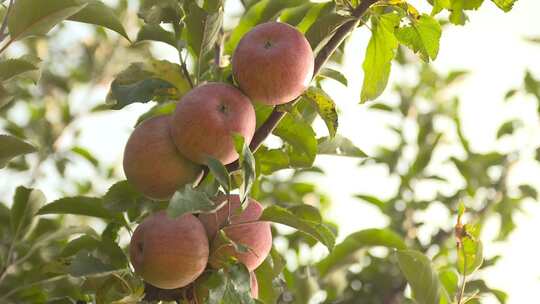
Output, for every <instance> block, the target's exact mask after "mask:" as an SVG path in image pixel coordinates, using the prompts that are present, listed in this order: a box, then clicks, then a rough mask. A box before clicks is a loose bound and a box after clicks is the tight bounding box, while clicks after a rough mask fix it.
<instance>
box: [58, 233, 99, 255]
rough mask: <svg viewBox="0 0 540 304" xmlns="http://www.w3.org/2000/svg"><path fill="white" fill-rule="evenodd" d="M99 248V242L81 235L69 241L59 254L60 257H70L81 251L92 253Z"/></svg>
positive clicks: (91, 237) (88, 236)
mask: <svg viewBox="0 0 540 304" xmlns="http://www.w3.org/2000/svg"><path fill="white" fill-rule="evenodd" d="M98 246H99V240H98V239H96V238H94V237H93V236H90V235H86V234H85V235H82V236H80V237H78V238H76V239H73V240H71V241H70V242H69V243H67V244H66V246H65V247H64V249H62V252H61V253H60V256H61V257H70V256H74V255H76V254H77V253H79V252H80V251H82V250H86V251H88V252H90V251H93V250H94V249H96V248H97V247H98Z"/></svg>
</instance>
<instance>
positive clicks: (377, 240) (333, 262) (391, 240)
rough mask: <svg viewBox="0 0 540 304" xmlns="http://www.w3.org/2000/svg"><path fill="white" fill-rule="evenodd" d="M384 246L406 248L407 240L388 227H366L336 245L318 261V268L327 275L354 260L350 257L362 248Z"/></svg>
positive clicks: (322, 274)
mask: <svg viewBox="0 0 540 304" xmlns="http://www.w3.org/2000/svg"><path fill="white" fill-rule="evenodd" d="M373 246H384V247H388V248H396V249H405V248H406V247H407V246H406V245H405V242H404V241H403V239H402V238H401V236H399V235H398V234H397V233H395V232H393V231H391V230H387V229H366V230H361V231H358V232H355V233H353V234H350V235H349V236H347V237H346V238H345V240H343V242H341V243H339V244H337V245H336V247H335V248H334V250H332V252H330V254H329V255H328V256H327V257H326V258H324V259H322V260H321V261H320V262H319V263H317V269H318V270H319V273H320V274H321V276H324V275H326V274H327V273H329V272H330V271H331V270H332V269H334V268H336V267H338V266H343V265H346V264H348V263H351V262H352V263H354V262H355V261H354V260H351V259H348V257H350V256H351V255H353V254H354V253H355V252H357V251H358V250H360V249H362V248H366V247H373Z"/></svg>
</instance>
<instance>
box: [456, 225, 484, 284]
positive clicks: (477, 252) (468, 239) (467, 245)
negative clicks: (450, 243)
mask: <svg viewBox="0 0 540 304" xmlns="http://www.w3.org/2000/svg"><path fill="white" fill-rule="evenodd" d="M463 230H464V231H465V235H464V236H463V237H462V245H461V246H462V248H458V263H457V264H458V271H459V272H460V273H462V274H463V273H465V274H467V275H469V274H472V273H473V272H475V271H476V270H477V269H478V268H480V266H482V263H483V262H484V254H483V251H484V250H483V245H482V242H481V241H480V240H479V239H478V237H479V233H480V231H479V228H478V227H477V226H476V225H472V224H466V225H464V226H463Z"/></svg>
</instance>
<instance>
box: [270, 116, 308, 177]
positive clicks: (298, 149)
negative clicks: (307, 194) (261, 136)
mask: <svg viewBox="0 0 540 304" xmlns="http://www.w3.org/2000/svg"><path fill="white" fill-rule="evenodd" d="M274 134H275V135H276V136H278V137H280V138H281V139H283V140H284V141H285V142H286V143H289V144H290V145H291V146H292V147H293V148H294V151H291V153H289V158H290V160H291V165H294V166H296V167H310V166H311V165H312V164H313V162H314V161H315V156H316V155H317V138H316V137H315V132H314V131H313V129H312V127H311V126H310V125H309V124H308V123H306V122H305V121H303V120H301V119H297V118H295V117H293V116H292V115H286V116H285V117H284V118H283V119H282V120H281V122H280V123H279V125H278V127H277V128H276V130H274Z"/></svg>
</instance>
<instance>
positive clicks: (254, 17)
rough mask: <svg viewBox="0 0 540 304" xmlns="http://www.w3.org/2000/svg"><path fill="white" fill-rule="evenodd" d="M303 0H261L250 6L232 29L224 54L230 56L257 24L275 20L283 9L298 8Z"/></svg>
mask: <svg viewBox="0 0 540 304" xmlns="http://www.w3.org/2000/svg"><path fill="white" fill-rule="evenodd" d="M303 3H304V0H262V1H258V2H257V3H256V4H254V5H253V6H251V7H250V8H249V9H248V11H247V12H246V13H245V14H244V15H243V16H242V18H241V19H240V22H239V23H238V25H237V26H236V27H235V28H234V30H233V31H232V33H231V36H230V38H229V40H228V41H227V43H226V44H225V52H226V53H228V54H231V53H232V52H233V50H234V49H235V48H236V45H237V44H238V42H240V39H242V37H243V36H244V35H245V34H246V33H247V32H248V31H249V30H251V29H252V28H253V27H254V26H256V25H257V24H260V23H263V22H266V21H270V20H275V19H276V18H277V17H278V15H279V13H280V12H281V11H282V10H284V9H285V8H289V7H294V6H298V5H301V4H303Z"/></svg>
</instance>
